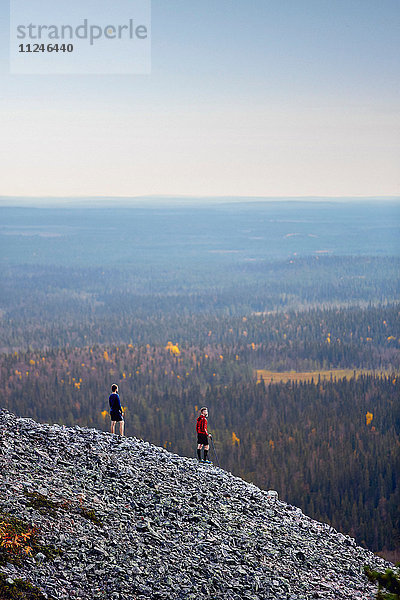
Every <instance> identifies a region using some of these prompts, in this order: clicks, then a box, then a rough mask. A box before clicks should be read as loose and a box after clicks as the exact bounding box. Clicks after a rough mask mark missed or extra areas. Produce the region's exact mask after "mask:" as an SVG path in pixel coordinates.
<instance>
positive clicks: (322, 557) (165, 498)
mask: <svg viewBox="0 0 400 600" xmlns="http://www.w3.org/2000/svg"><path fill="white" fill-rule="evenodd" d="M0 431H2V432H3V436H2V442H3V443H2V453H0V473H1V474H2V475H1V477H0V511H1V512H3V513H4V512H6V513H7V512H8V513H10V514H13V515H14V516H17V517H19V518H23V519H25V520H26V521H29V522H32V524H34V525H35V526H36V527H37V528H38V529H39V530H40V541H41V542H42V543H43V545H44V546H46V547H50V546H53V547H54V548H57V549H58V550H59V551H60V554H58V555H56V556H54V558H51V557H46V555H45V554H44V552H37V553H36V555H35V556H34V557H27V558H26V559H25V560H24V561H23V563H21V564H19V565H14V564H11V563H8V564H7V565H6V566H4V567H2V569H3V572H4V573H5V575H6V576H7V577H8V578H9V579H10V580H13V578H14V579H16V578H18V577H19V578H21V579H25V580H29V581H31V582H32V583H33V584H34V585H35V586H37V587H38V588H39V589H41V590H42V592H43V593H44V594H47V595H48V596H49V597H51V598H54V599H57V600H133V599H134V598H135V599H136V600H149V599H152V600H153V599H154V600H157V599H160V600H163V599H164V598H169V599H170V600H189V599H191V600H200V599H201V600H202V599H203V598H204V597H208V598H212V600H266V599H267V598H268V600H281V599H282V600H283V599H284V598H285V600H287V599H290V600H311V599H312V598H321V599H324V600H334V599H337V598H340V599H341V600H356V599H361V598H362V599H363V600H373V598H374V595H375V589H374V587H373V586H372V585H370V584H369V583H368V581H367V580H366V578H365V577H364V576H363V575H362V567H363V565H364V564H365V563H368V564H370V565H371V567H373V568H377V569H380V570H384V569H385V568H387V567H388V566H390V565H389V564H388V563H386V562H385V561H384V560H382V559H380V558H378V557H376V556H374V555H373V554H372V553H371V552H369V551H367V550H365V549H363V548H360V547H357V545H356V543H355V541H354V540H353V539H352V538H350V537H349V536H345V535H343V534H341V533H338V532H337V531H335V530H334V529H333V528H331V527H330V526H329V525H326V524H324V523H318V522H317V521H314V520H313V519H310V518H309V517H308V516H306V515H304V514H303V513H302V512H301V510H300V509H298V508H296V507H294V506H291V505H288V504H286V503H285V502H283V501H281V500H278V494H277V492H276V491H275V490H269V491H268V492H265V491H262V490H260V489H258V488H257V487H255V486H254V485H252V484H248V483H246V482H244V481H242V480H241V479H239V478H237V477H234V476H232V475H231V474H230V473H227V472H225V471H223V470H221V469H219V468H217V467H214V466H213V465H209V466H207V468H206V469H203V468H202V469H199V466H198V464H197V461H196V460H194V459H189V458H183V457H179V456H177V455H175V454H171V453H169V452H167V451H166V450H165V449H163V448H157V447H156V446H152V445H151V444H149V443H148V442H143V441H141V440H137V439H136V438H125V439H124V440H123V441H122V442H121V443H116V442H115V440H114V438H113V436H112V435H111V434H109V433H104V432H100V431H96V430H94V429H85V428H81V427H75V428H72V429H71V428H67V427H65V428H64V427H61V426H59V425H52V426H49V425H44V424H38V423H35V422H34V421H33V420H31V419H21V418H17V417H15V416H14V415H12V414H11V413H9V412H8V411H6V410H0ZM38 490H40V492H41V493H42V494H43V495H44V496H45V497H46V498H47V499H48V500H51V501H52V502H53V503H54V504H56V505H57V508H56V509H55V510H52V511H47V512H46V511H43V512H40V511H39V510H36V509H33V508H32V507H29V506H28V497H27V492H33V491H38Z"/></svg>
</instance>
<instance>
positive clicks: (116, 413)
mask: <svg viewBox="0 0 400 600" xmlns="http://www.w3.org/2000/svg"><path fill="white" fill-rule="evenodd" d="M111 392H112V393H111V394H110V397H109V398H108V402H109V404H110V417H111V433H115V423H117V422H118V423H119V434H120V436H123V435H124V417H123V413H122V406H121V401H120V399H119V394H118V386H117V384H116V383H113V384H112V386H111Z"/></svg>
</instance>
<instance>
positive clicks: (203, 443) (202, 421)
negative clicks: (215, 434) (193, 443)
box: [196, 406, 211, 462]
mask: <svg viewBox="0 0 400 600" xmlns="http://www.w3.org/2000/svg"><path fill="white" fill-rule="evenodd" d="M207 417H208V408H207V407H206V406H203V408H201V409H200V414H199V416H198V417H197V422H196V432H197V458H198V460H199V461H201V449H202V448H204V458H203V462H210V461H208V460H207V454H208V450H209V448H210V446H209V444H208V438H209V437H210V438H211V433H208V431H207Z"/></svg>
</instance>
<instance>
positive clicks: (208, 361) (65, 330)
mask: <svg viewBox="0 0 400 600" xmlns="http://www.w3.org/2000/svg"><path fill="white" fill-rule="evenodd" d="M0 212H1V216H2V219H3V224H2V225H0V275H1V280H2V285H1V286H0V323H1V328H0V385H1V405H2V406H5V407H7V408H8V409H9V410H11V411H13V412H15V413H16V414H18V415H21V416H27V417H32V418H34V419H37V420H39V421H43V422H58V423H64V424H66V425H71V426H74V425H81V426H90V427H97V428H100V429H104V430H107V429H109V415H108V395H109V392H110V385H111V383H113V382H116V383H118V384H119V386H120V391H121V400H122V404H123V406H124V407H125V409H126V410H125V416H126V432H127V434H128V435H134V436H138V437H141V438H144V439H147V440H149V441H151V442H153V443H155V444H159V445H162V446H164V447H165V448H167V449H168V450H171V451H172V452H176V453H179V454H183V455H186V456H194V455H195V445H196V439H195V431H194V424H195V418H196V415H197V410H198V409H199V408H200V406H203V405H207V406H208V407H209V411H210V419H209V426H210V430H211V431H212V432H213V434H214V439H215V445H216V450H217V453H218V456H219V459H220V462H221V466H222V467H223V468H225V469H228V470H230V471H232V472H233V473H234V474H236V475H238V476H241V477H243V478H244V479H246V480H248V481H253V482H254V483H255V484H257V485H259V486H261V487H262V488H266V489H269V488H273V489H276V490H277V491H278V492H279V495H280V497H281V498H282V499H283V500H285V501H286V502H289V503H290V504H293V505H297V506H299V507H301V508H302V509H303V511H304V512H306V513H307V514H309V515H310V516H312V517H314V518H316V519H319V520H322V521H325V522H328V523H331V524H332V525H333V526H334V527H335V528H337V529H339V530H341V531H343V532H346V533H349V534H351V535H353V536H355V537H356V539H357V541H358V542H359V543H361V544H364V545H366V546H368V547H369V548H371V549H373V550H374V551H379V552H381V553H383V554H384V555H385V556H386V557H387V558H389V559H391V560H400V482H399V475H400V412H399V411H400V402H399V398H400V319H399V316H400V304H399V298H400V278H399V273H400V258H399V236H398V221H397V220H396V219H397V218H398V208H397V204H395V203H379V205H378V204H374V203H372V202H370V203H368V202H366V203H364V204H362V203H357V202H354V203H338V204H335V203H328V202H326V203H313V202H311V203H302V202H292V203H290V202H286V203H281V202H277V203H274V202H270V203H254V204H251V203H247V204H243V205H237V204H234V203H233V204H232V205H228V204H227V205H222V204H220V205H217V206H215V207H210V206H208V207H202V206H197V208H196V207H192V208H190V207H184V206H178V207H175V208H171V209H168V208H165V207H153V208H152V209H146V208H136V209H128V208H126V209H122V208H120V209H118V210H113V209H112V208H111V207H110V208H107V209H93V210H91V209H83V208H82V209H79V208H74V209H67V208H66V209H40V210H39V209H32V208H30V209H27V208H26V209H24V208H20V209H13V208H2V209H0ZM257 369H265V370H267V371H274V372H282V373H283V372H285V373H286V375H287V373H288V372H290V371H295V372H308V371H311V372H313V373H314V378H313V382H312V383H311V382H308V383H305V382H297V383H296V382H294V381H289V382H288V383H276V382H274V383H270V382H269V381H257V376H256V370H257ZM329 369H343V370H346V371H347V372H348V373H349V376H347V377H346V378H342V379H339V378H337V379H336V378H335V377H334V376H332V378H328V379H326V378H324V376H323V371H327V370H329ZM213 459H214V460H215V457H213Z"/></svg>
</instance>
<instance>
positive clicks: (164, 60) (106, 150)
mask: <svg viewBox="0 0 400 600" xmlns="http://www.w3.org/2000/svg"><path fill="white" fill-rule="evenodd" d="M12 1H13V0H12ZM60 1H61V2H63V1H64V0H60ZM67 1H68V0H65V2H67ZM112 1H119V0H110V2H112ZM123 1H124V2H126V3H129V0H123ZM7 5H8V2H7V1H6V0H1V5H0V22H1V26H0V27H1V29H0V39H1V42H0V44H1V46H0V52H1V55H0V56H1V61H0V195H30V196H41V195H44V196H49V195H55V196H70V195H79V196H83V195H91V196H96V195H100V196H105V195H112V196H118V195H125V196H137V195H151V194H166V195H169V194H171V195H174V194H180V195H197V196H198V195H234V196H237V195H246V196H251V195H257V196H288V195H291V196H303V195H318V196H324V195H327V196H346V195H351V196H355V195H367V196H379V195H399V193H400V185H399V184H400V168H399V165H400V149H399V146H400V85H399V83H400V77H399V73H400V43H399V39H400V2H399V0H373V1H372V0H153V2H152V34H151V37H152V71H151V74H150V75H10V74H9V65H8V43H9V41H8V29H9V10H8V6H7Z"/></svg>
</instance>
